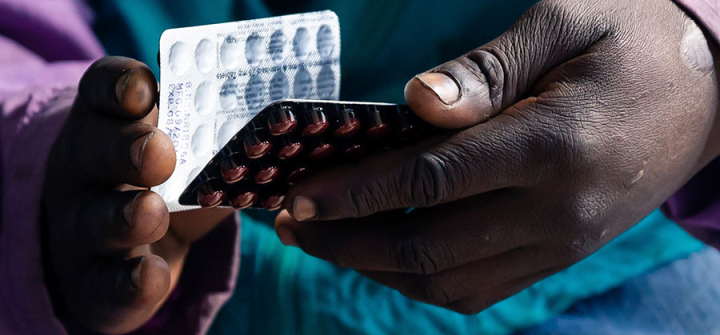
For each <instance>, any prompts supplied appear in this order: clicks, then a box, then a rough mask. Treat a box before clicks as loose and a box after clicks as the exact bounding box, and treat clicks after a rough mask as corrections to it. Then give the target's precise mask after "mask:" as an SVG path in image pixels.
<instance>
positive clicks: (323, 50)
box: [317, 24, 335, 59]
mask: <svg viewBox="0 0 720 335" xmlns="http://www.w3.org/2000/svg"><path fill="white" fill-rule="evenodd" d="M334 48H335V36H333V32H332V29H330V27H329V26H328V25H326V24H324V25H322V26H320V29H318V33H317V50H318V53H319V54H320V57H322V58H323V59H327V58H329V57H330V56H331V55H332V52H333V49H334Z"/></svg>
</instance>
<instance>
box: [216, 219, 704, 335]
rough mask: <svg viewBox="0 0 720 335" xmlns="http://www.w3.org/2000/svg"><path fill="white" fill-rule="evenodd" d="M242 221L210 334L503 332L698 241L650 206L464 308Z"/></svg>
mask: <svg viewBox="0 0 720 335" xmlns="http://www.w3.org/2000/svg"><path fill="white" fill-rule="evenodd" d="M242 220H243V221H242V248H241V249H242V261H241V266H240V275H239V278H238V281H237V288H236V291H235V294H234V295H233V297H232V298H231V300H230V301H229V302H228V304H227V305H225V307H224V308H223V309H222V311H221V312H220V314H219V315H218V317H217V319H216V322H215V323H214V325H213V327H212V329H211V331H210V334H211V335H230V334H233V335H236V334H318V335H322V334H412V335H423V334H510V333H512V332H514V331H517V330H520V329H524V328H526V327H529V326H532V325H536V324H540V323H542V322H543V321H546V320H549V319H550V318H552V317H553V316H556V315H558V314H560V313H561V312H562V311H564V310H565V309H567V308H568V307H570V306H571V305H572V304H573V303H575V302H578V301H580V300H582V299H584V298H587V297H590V296H592V295H596V294H600V293H603V292H606V291H608V290H610V289H612V288H613V287H616V286H618V285H620V284H622V283H623V282H624V281H625V280H627V279H629V278H631V277H633V276H637V275H639V274H642V273H644V272H646V271H648V270H650V269H652V268H655V267H656V266H658V265H660V264H663V263H666V262H670V261H672V260H675V259H679V258H683V257H686V256H688V255H689V254H691V253H692V252H695V251H698V250H701V249H702V248H703V247H704V246H703V244H702V243H701V242H699V241H697V240H695V239H694V238H692V237H690V236H689V235H688V234H687V233H685V232H684V231H683V230H682V229H681V228H680V227H678V226H677V225H675V224H674V223H672V222H671V221H670V220H668V219H667V218H666V217H665V216H663V214H662V213H660V211H655V212H653V213H652V214H651V215H650V216H648V217H647V218H646V219H645V220H643V221H642V222H640V223H639V224H638V225H636V226H635V227H633V228H631V229H630V230H628V231H627V232H626V233H625V234H623V235H621V236H620V237H618V238H616V239H615V240H613V241H612V242H610V243H609V244H608V245H606V246H605V247H604V248H602V249H600V250H599V251H598V252H596V253H595V254H593V255H592V256H590V257H588V258H586V259H585V260H583V261H582V262H580V263H578V264H576V265H574V266H572V267H570V268H568V269H566V270H564V271H562V272H560V273H558V274H556V275H554V276H551V277H548V278H546V279H545V280H542V281H540V282H538V283H536V284H535V285H533V286H532V287H530V288H528V289H526V290H524V291H522V292H520V293H518V294H517V295H515V296H513V297H511V298H509V299H506V300H504V301H502V302H500V303H498V304H496V305H494V306H492V307H491V308H489V309H487V310H486V311H484V312H482V313H480V314H478V315H473V316H465V315H461V314H458V313H454V312H451V311H448V310H445V309H442V308H438V307H434V306H431V305H427V304H424V303H420V302H415V301H412V300H409V299H407V298H405V297H404V296H402V295H401V294H400V293H398V292H397V291H394V290H392V289H389V288H387V287H384V286H381V285H379V284H377V283H375V282H373V281H371V280H369V279H367V278H364V277H362V276H360V275H359V274H358V273H357V272H355V271H353V270H350V269H344V268H339V267H336V266H333V265H331V264H329V263H327V262H324V261H322V260H319V259H317V258H313V257H311V256H308V255H306V254H304V253H303V252H302V251H300V250H299V249H297V248H293V247H286V246H283V245H282V244H281V243H280V241H279V240H278V238H277V236H276V235H275V233H274V230H273V228H272V227H271V226H270V225H268V224H266V223H263V222H261V221H258V220H256V219H254V218H252V217H250V216H248V215H243V216H242ZM264 221H266V220H264Z"/></svg>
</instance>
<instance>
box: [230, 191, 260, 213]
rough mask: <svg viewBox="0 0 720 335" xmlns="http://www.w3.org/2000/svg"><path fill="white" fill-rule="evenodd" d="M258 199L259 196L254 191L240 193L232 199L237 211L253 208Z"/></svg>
mask: <svg viewBox="0 0 720 335" xmlns="http://www.w3.org/2000/svg"><path fill="white" fill-rule="evenodd" d="M257 199H258V195H257V193H255V192H252V191H245V192H240V193H239V194H238V195H237V196H235V197H234V198H233V199H232V203H231V204H232V206H233V208H235V209H245V208H248V207H250V206H252V205H253V204H254V203H255V202H256V201H257Z"/></svg>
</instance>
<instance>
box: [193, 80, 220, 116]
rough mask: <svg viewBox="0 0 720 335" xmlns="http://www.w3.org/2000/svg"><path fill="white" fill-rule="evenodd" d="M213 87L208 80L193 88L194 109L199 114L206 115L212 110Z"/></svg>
mask: <svg viewBox="0 0 720 335" xmlns="http://www.w3.org/2000/svg"><path fill="white" fill-rule="evenodd" d="M216 94H217V93H216V92H215V87H214V86H213V85H212V84H210V83H209V82H207V81H206V82H203V83H202V84H200V85H198V86H197V88H196V89H195V111H196V112H197V113H198V114H200V115H207V114H208V113H209V112H210V110H212V105H213V102H214V101H215V95H216Z"/></svg>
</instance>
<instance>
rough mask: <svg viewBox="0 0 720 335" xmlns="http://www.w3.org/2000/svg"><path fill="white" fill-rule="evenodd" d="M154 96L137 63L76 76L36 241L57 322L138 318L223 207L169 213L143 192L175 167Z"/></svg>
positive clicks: (114, 322) (107, 63) (108, 60)
mask: <svg viewBox="0 0 720 335" xmlns="http://www.w3.org/2000/svg"><path fill="white" fill-rule="evenodd" d="M157 97H158V94H157V82H156V80H155V77H154V76H153V74H152V72H151V71H150V69H149V68H148V67H147V66H146V65H145V64H142V63H140V62H138V61H135V60H132V59H128V58H122V57H105V58H103V59H100V60H98V61H97V62H95V63H94V64H93V65H92V66H91V67H90V68H89V69H88V70H87V71H86V73H85V75H84V76H83V78H82V79H81V81H80V85H79V88H78V97H77V99H76V101H75V103H74V105H73V107H72V110H71V111H70V115H69V117H68V120H67V123H66V124H65V126H64V128H63V131H62V132H61V134H60V136H59V137H58V139H57V140H56V141H55V143H54V145H53V148H52V150H51V153H50V157H49V160H48V167H47V176H46V181H45V188H44V192H43V199H42V201H43V209H44V222H43V226H44V229H45V232H46V236H47V243H46V245H45V246H44V248H45V251H46V255H47V258H49V259H48V261H49V262H48V263H49V266H48V267H49V268H48V269H46V271H47V272H48V277H49V279H50V280H49V281H48V283H49V285H51V286H50V289H51V294H52V296H53V298H54V301H53V302H54V305H55V307H56V309H57V310H56V313H57V314H59V315H60V317H61V318H62V319H63V321H64V322H65V323H66V325H77V327H82V328H87V329H90V330H94V331H99V332H103V333H112V334H119V333H126V332H129V331H132V330H134V329H136V328H138V327H140V326H141V325H143V324H144V323H145V322H146V321H147V320H149V319H150V317H152V315H153V314H154V313H155V311H156V310H157V309H158V308H159V307H160V306H161V304H162V302H163V301H164V300H165V298H166V297H167V295H168V294H169V292H170V291H171V290H172V288H173V287H174V286H175V285H176V284H177V280H178V278H179V275H180V273H181V271H182V267H183V263H184V261H185V256H186V255H187V253H188V251H189V248H190V243H191V242H193V241H195V240H197V239H199V238H200V237H202V236H203V235H204V234H205V233H207V232H208V231H210V230H211V229H212V228H213V227H215V226H216V225H217V224H218V223H219V222H221V221H222V220H223V219H224V218H226V217H227V216H228V215H230V214H231V212H232V211H228V210H217V209H216V210H210V211H208V210H200V211H189V212H181V213H173V214H169V213H168V209H167V206H166V205H165V202H164V201H163V200H162V198H161V197H160V196H159V195H158V194H156V193H154V192H152V191H149V190H147V188H148V187H151V186H154V185H158V184H160V183H162V182H163V181H165V180H166V179H167V178H169V177H170V174H172V172H173V169H174V166H175V149H174V148H173V145H172V142H171V141H170V138H169V137H168V136H167V135H165V134H164V133H163V132H161V131H160V130H158V129H157V128H156V127H155V125H156V124H157V113H158V110H157V105H156V101H157ZM72 327H75V326H72Z"/></svg>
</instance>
